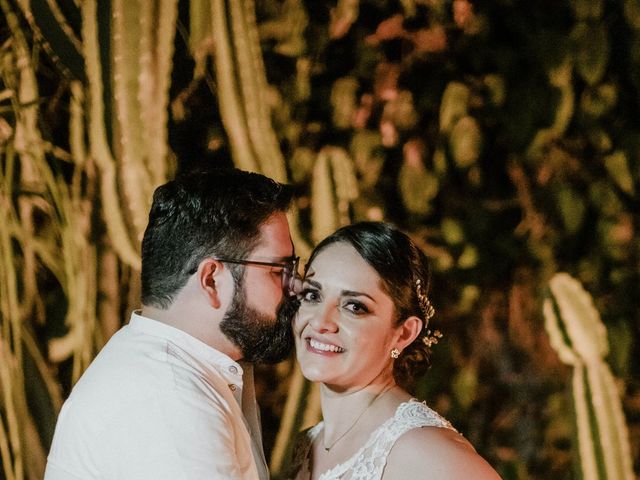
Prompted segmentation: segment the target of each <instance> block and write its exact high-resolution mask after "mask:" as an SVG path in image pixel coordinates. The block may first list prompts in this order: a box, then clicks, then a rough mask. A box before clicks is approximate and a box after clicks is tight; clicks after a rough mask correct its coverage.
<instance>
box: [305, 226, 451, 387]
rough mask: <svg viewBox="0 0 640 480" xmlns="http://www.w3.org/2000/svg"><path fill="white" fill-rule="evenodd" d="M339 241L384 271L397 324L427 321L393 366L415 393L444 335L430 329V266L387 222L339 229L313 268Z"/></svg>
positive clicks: (320, 246) (325, 242)
mask: <svg viewBox="0 0 640 480" xmlns="http://www.w3.org/2000/svg"><path fill="white" fill-rule="evenodd" d="M334 243H347V244H349V245H351V246H352V247H353V248H354V249H355V250H356V251H357V252H358V254H360V256H361V257H362V258H363V259H364V260H365V261H366V262H367V263H368V264H369V265H371V267H373V269H374V270H375V271H376V272H377V273H378V275H379V276H380V280H381V287H382V289H383V290H384V292H385V293H386V294H387V295H389V297H390V298H391V300H392V302H393V304H394V307H395V309H394V310H395V312H394V313H395V318H394V323H395V325H396V326H398V325H401V324H402V323H403V322H404V321H405V320H406V319H407V318H409V317H411V316H416V317H418V318H420V319H422V330H421V332H420V334H419V335H418V336H417V337H416V339H415V340H414V341H413V342H412V343H411V344H410V345H407V347H405V349H404V350H403V351H402V352H401V354H400V356H399V357H398V358H397V359H396V360H395V362H394V365H393V376H394V379H395V381H396V383H397V384H398V385H400V386H401V387H402V388H404V389H405V390H411V389H412V387H413V384H414V382H415V379H416V378H419V377H420V376H422V375H423V374H424V373H426V371H427V370H428V369H429V367H430V366H431V359H430V356H431V346H432V345H433V344H434V343H437V339H438V338H439V336H440V334H439V332H436V333H435V335H432V334H431V331H430V330H429V329H428V324H429V320H430V318H431V317H432V316H433V314H434V310H433V307H432V306H431V302H430V301H429V298H428V296H427V295H428V293H429V286H430V276H431V275H430V269H429V262H428V259H427V257H426V255H425V254H424V253H422V251H421V250H420V249H419V248H418V247H417V246H416V245H415V243H413V242H412V241H411V239H410V238H409V237H408V236H407V235H405V234H404V233H402V232H401V231H400V230H398V229H397V228H395V227H393V226H392V225H389V224H387V223H383V222H359V223H354V224H352V225H348V226H345V227H342V228H340V229H338V230H337V231H336V232H334V233H332V234H331V235H329V236H328V237H327V238H325V239H324V240H322V241H321V242H320V243H319V244H318V245H317V246H316V248H315V249H314V251H313V252H312V254H311V257H310V258H309V262H308V263H307V265H310V264H311V262H312V261H313V259H314V258H315V257H316V255H318V253H320V252H321V251H322V250H323V249H325V248H326V247H328V246H329V245H332V244H334Z"/></svg>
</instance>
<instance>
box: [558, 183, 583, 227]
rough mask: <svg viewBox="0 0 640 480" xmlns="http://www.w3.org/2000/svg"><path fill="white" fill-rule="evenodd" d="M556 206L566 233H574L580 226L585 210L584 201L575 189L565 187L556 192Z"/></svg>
mask: <svg viewBox="0 0 640 480" xmlns="http://www.w3.org/2000/svg"><path fill="white" fill-rule="evenodd" d="M558 208H559V209H560V215H561V217H562V223H563V224H564V228H565V229H566V230H567V232H568V233H570V234H574V233H576V232H577V231H578V230H579V229H580V227H581V226H582V222H583V221H584V214H585V211H586V207H585V202H584V200H583V199H582V197H581V196H580V194H578V192H576V191H575V190H573V189H571V188H569V187H565V188H562V189H561V190H560V191H559V192H558Z"/></svg>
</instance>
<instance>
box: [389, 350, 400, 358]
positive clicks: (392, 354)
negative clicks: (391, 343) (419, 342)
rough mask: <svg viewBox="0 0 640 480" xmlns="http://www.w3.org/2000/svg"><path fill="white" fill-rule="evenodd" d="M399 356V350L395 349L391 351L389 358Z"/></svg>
mask: <svg viewBox="0 0 640 480" xmlns="http://www.w3.org/2000/svg"><path fill="white" fill-rule="evenodd" d="M399 356H400V350H398V349H397V348H392V349H391V358H398V357H399Z"/></svg>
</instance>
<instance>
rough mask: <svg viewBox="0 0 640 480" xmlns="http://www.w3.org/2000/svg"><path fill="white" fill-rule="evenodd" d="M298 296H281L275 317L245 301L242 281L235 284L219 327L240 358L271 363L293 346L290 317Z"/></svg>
mask: <svg viewBox="0 0 640 480" xmlns="http://www.w3.org/2000/svg"><path fill="white" fill-rule="evenodd" d="M298 306H299V303H298V300H297V299H296V297H292V299H289V298H286V297H284V298H283V299H282V302H281V303H280V305H279V306H278V309H277V311H276V315H275V319H274V318H273V317H270V316H269V315H266V314H265V313H262V312H260V311H258V310H256V309H255V308H252V307H250V306H249V305H248V304H247V298H246V295H245V292H244V286H243V285H242V283H240V284H238V285H237V286H236V291H235V294H234V296H233V302H232V304H231V306H230V307H229V310H228V311H227V313H225V315H224V318H223V319H222V321H221V322H220V330H221V331H222V333H223V334H224V335H225V336H226V337H227V338H228V339H229V340H231V341H232V342H233V343H234V344H235V345H236V346H238V347H239V348H240V351H241V352H242V360H244V361H246V362H251V363H267V364H273V363H278V362H281V361H282V360H284V359H285V358H287V357H288V356H289V354H290V353H291V351H292V350H293V344H294V342H293V331H292V328H291V321H292V320H293V317H294V315H295V314H296V312H297V311H298Z"/></svg>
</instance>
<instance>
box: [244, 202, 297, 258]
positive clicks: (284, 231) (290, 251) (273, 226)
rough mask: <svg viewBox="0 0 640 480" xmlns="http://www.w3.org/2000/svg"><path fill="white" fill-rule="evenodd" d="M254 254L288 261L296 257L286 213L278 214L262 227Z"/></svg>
mask: <svg viewBox="0 0 640 480" xmlns="http://www.w3.org/2000/svg"><path fill="white" fill-rule="evenodd" d="M254 254H255V255H268V256H269V257H270V258H271V259H275V260H279V259H282V260H288V259H290V258H292V257H293V256H294V246H293V241H292V240H291V233H290V231H289V222H288V221H287V217H286V215H285V214H284V213H282V212H278V213H276V214H274V215H272V216H271V217H269V218H268V219H267V221H265V222H264V223H263V224H262V225H260V235H259V239H258V243H257V245H256V248H255V249H254Z"/></svg>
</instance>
